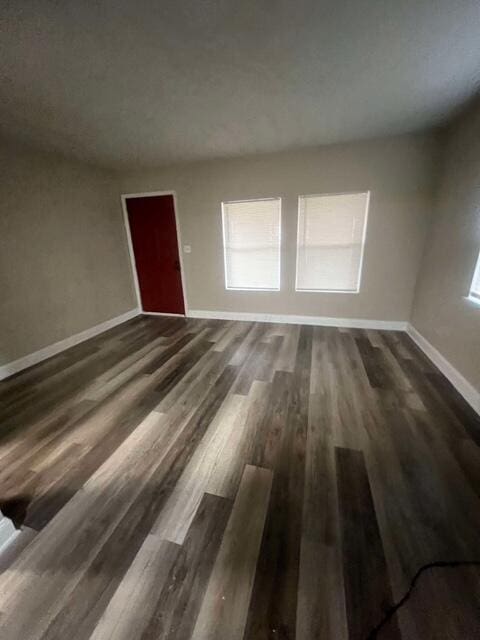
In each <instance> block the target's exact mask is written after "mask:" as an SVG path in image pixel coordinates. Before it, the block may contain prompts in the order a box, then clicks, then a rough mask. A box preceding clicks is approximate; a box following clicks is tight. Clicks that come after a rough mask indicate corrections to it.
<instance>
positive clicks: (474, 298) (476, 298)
mask: <svg viewBox="0 0 480 640" xmlns="http://www.w3.org/2000/svg"><path fill="white" fill-rule="evenodd" d="M477 278H478V279H479V280H480V251H479V252H478V256H477V261H476V262H475V268H474V270H473V275H472V279H471V281H470V287H469V289H468V296H467V299H468V300H470V301H471V302H473V303H474V304H477V305H480V291H479V292H478V293H477V292H476V291H474V289H473V283H474V282H475V280H477Z"/></svg>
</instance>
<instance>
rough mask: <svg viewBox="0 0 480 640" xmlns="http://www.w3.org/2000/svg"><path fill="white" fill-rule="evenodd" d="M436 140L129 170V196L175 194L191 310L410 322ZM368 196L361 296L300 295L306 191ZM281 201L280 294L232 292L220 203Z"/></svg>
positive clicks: (124, 185) (419, 138) (124, 188)
mask: <svg viewBox="0 0 480 640" xmlns="http://www.w3.org/2000/svg"><path fill="white" fill-rule="evenodd" d="M434 150H435V141H434V139H433V138H432V137H425V136H403V137H395V138H386V139H383V140H378V141H373V142H364V143H355V144H348V145H336V146H325V147H320V148H318V149H315V150H305V151H301V152H295V153H280V154H271V155H264V156H256V157H252V158H244V159H230V160H217V161H209V162H203V163H195V164H191V165H184V166H178V167H171V168H168V169H164V170H161V169H159V170H156V171H147V172H146V171H138V172H132V173H126V174H124V175H123V177H122V180H121V189H122V192H123V193H134V192H146V191H157V190H170V189H172V190H175V191H176V193H177V203H178V215H179V219H180V228H181V235H182V241H183V244H190V245H191V246H192V253H191V254H184V255H183V258H184V264H185V269H186V281H187V282H186V284H187V297H188V304H189V308H190V309H195V310H220V311H236V312H239V311H240V312H256V313H277V314H296V315H313V316H330V317H344V318H369V319H376V320H408V319H409V318H410V311H411V305H412V299H413V292H414V286H415V280H416V276H417V271H418V267H419V263H420V259H421V254H422V249H423V243H424V238H425V232H426V229H427V227H428V224H429V216H430V213H431V197H432V191H433V183H434V173H435V172H434V167H433V163H432V158H433V152H434ZM368 189H370V190H371V201H370V212H369V221H368V229H367V241H366V249H365V257H364V267H363V276H362V283H361V291H360V293H359V294H338V293H337V294H328V293H296V292H295V246H296V225H297V197H298V195H299V194H314V193H332V192H342V191H356V190H358V191H365V190H368ZM268 196H281V197H282V225H283V228H282V245H283V251H282V277H281V282H282V288H281V291H280V292H243V291H226V290H225V286H224V271H223V249H222V227H221V212H220V203H221V202H222V200H238V199H248V198H257V197H259V198H263V197H268Z"/></svg>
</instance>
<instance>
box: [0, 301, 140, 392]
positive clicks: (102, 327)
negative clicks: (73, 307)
mask: <svg viewBox="0 0 480 640" xmlns="http://www.w3.org/2000/svg"><path fill="white" fill-rule="evenodd" d="M140 313H141V311H140V309H138V307H136V308H135V309H130V311H127V312H126V313H122V315H120V316H116V317H115V318H111V319H110V320H105V322H101V323H100V324H97V325H95V326H94V327H91V328H90V329H85V331H81V332H80V333H76V334H75V335H73V336H70V337H69V338H65V339H64V340H60V341H59V342H55V343H54V344H50V345H48V346H47V347H43V349H39V350H38V351H34V352H33V353H29V354H28V355H26V356H23V358H19V359H18V360H13V361H12V362H7V364H4V365H2V366H0V380H3V379H4V378H8V377H9V376H12V375H13V374H14V373H18V371H22V370H23V369H27V368H28V367H31V366H33V365H34V364H38V363H39V362H42V360H46V359H47V358H51V357H52V356H55V355H57V353H60V352H61V351H65V350H66V349H69V348H70V347H74V346H75V345H76V344H80V342H85V340H88V339H89V338H94V337H95V336H97V335H98V334H99V333H103V332H104V331H108V329H112V328H113V327H116V326H117V325H118V324H122V323H123V322H127V320H130V319H131V318H134V317H135V316H138V315H140Z"/></svg>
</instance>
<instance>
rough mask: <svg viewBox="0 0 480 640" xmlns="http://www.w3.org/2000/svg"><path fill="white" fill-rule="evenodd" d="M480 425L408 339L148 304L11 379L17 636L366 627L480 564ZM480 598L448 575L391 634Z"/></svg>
mask: <svg viewBox="0 0 480 640" xmlns="http://www.w3.org/2000/svg"><path fill="white" fill-rule="evenodd" d="M479 434H480V418H479V417H478V416H477V415H476V414H475V413H474V412H473V411H472V410H471V409H470V408H469V407H468V406H467V405H466V403H465V402H464V400H463V399H462V398H461V397H460V396H459V395H458V394H457V392H456V391H455V390H454V389H453V387H452V386H451V385H450V383H448V382H447V381H446V380H445V378H444V377H443V376H442V375H441V373H440V372H439V371H438V369H437V368H436V367H435V365H433V363H431V362H430V361H429V360H428V358H427V357H426V356H425V354H424V353H423V352H421V351H420V350H419V349H418V347H417V346H416V345H415V344H414V343H413V342H412V341H411V339H410V338H409V337H408V336H407V335H406V334H404V333H402V332H396V331H375V330H370V329H369V330H364V329H349V328H335V327H311V326H302V325H289V324H288V325H287V324H273V323H260V322H231V321H226V320H221V321H216V320H200V319H198V320H197V319H191V318H188V319H186V318H170V317H153V316H144V317H137V318H134V319H132V320H131V321H129V322H127V323H125V324H123V325H119V326H117V327H114V328H113V329H112V330H109V331H108V332H105V333H104V334H102V335H99V336H96V337H95V338H93V339H92V340H88V341H86V342H84V343H82V344H79V345H76V346H75V347H73V348H72V349H69V350H68V351H65V352H63V353H61V354H58V355H57V356H54V357H53V358H50V359H49V360H46V361H44V362H42V363H39V364H38V365H36V366H34V367H32V368H31V369H28V370H26V371H23V372H20V373H18V374H16V375H15V376H12V377H11V378H10V379H7V380H4V381H0V508H1V509H5V514H7V516H8V514H9V515H10V516H11V517H12V518H15V522H16V523H17V525H18V526H20V525H21V523H22V522H23V526H24V527H25V525H27V526H29V527H31V528H30V529H28V528H25V529H24V531H22V533H21V534H20V536H19V537H18V543H15V544H13V545H12V547H11V549H10V550H9V552H8V553H2V551H1V550H0V638H2V640H65V638H69V639H70V640H90V639H93V640H104V639H106V638H111V639H112V640H113V639H115V640H127V638H128V640H153V639H155V640H157V639H164V640H167V639H168V640H191V639H192V638H198V639H201V640H203V639H206V638H209V639H215V638H221V639H222V640H224V639H225V638H228V639H230V638H233V639H234V640H235V638H238V640H267V639H268V640H276V639H281V640H311V639H313V638H322V640H363V639H364V638H365V640H366V639H367V637H369V633H370V632H371V631H372V629H373V628H374V627H375V626H376V625H377V624H378V623H379V622H380V619H381V617H382V615H383V613H384V612H385V610H386V609H387V608H388V606H389V605H390V604H391V603H392V602H393V601H394V600H399V599H400V598H401V597H402V596H403V595H404V593H405V592H406V590H407V589H408V588H409V586H410V582H411V580H412V578H413V576H414V575H415V573H416V572H417V571H418V569H419V568H420V567H421V566H422V565H424V564H425V563H429V562H436V561H442V560H446V561H454V560H466V559H467V560H468V559H471V560H480V558H479V557H477V556H478V548H479V544H478V541H479V535H478V531H479V530H480V447H479V442H480V438H479ZM167 538H168V539H167ZM479 594H480V572H479V571H478V569H477V568H474V567H472V568H468V567H467V568H464V569H456V568H450V569H444V568H438V569H432V570H431V571H430V572H429V573H428V575H425V578H423V577H422V578H421V579H420V581H419V583H418V585H416V587H415V589H414V591H413V593H412V595H411V597H410V598H409V600H408V601H407V602H406V603H405V605H403V606H402V607H401V609H400V611H399V613H398V614H397V616H394V618H393V619H392V621H391V622H390V623H389V624H387V625H385V627H383V628H382V630H381V631H380V632H379V634H378V638H379V640H399V638H402V639H403V640H430V638H432V639H434V638H437V637H442V636H441V634H442V633H443V632H444V631H445V633H446V634H448V638H449V640H464V639H465V638H470V637H472V638H473V637H476V635H478V629H477V627H478V624H477V612H478V597H479Z"/></svg>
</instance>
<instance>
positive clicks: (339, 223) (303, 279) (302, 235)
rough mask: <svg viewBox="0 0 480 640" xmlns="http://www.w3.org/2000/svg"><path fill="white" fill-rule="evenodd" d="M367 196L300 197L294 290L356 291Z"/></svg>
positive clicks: (356, 194) (349, 194)
mask: <svg viewBox="0 0 480 640" xmlns="http://www.w3.org/2000/svg"><path fill="white" fill-rule="evenodd" d="M368 200H369V193H368V192H367V193H348V194H338V195H316V196H300V198H299V200H298V237H297V281H296V289H297V291H344V292H351V293H354V292H357V291H358V290H359V288H360V272H361V268H362V258H363V246H364V242H365V230H366V224H367V211H368Z"/></svg>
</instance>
